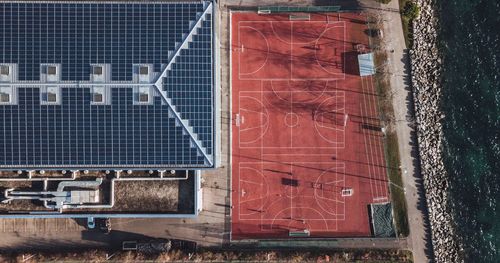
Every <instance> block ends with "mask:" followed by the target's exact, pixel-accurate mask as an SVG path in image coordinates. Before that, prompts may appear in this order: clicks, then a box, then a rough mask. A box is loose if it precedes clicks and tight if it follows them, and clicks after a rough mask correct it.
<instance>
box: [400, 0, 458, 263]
mask: <svg viewBox="0 0 500 263" xmlns="http://www.w3.org/2000/svg"><path fill="white" fill-rule="evenodd" d="M417 3H418V4H419V5H420V16H419V17H418V18H417V19H415V20H414V21H413V41H414V42H413V47H412V50H411V51H410V57H411V70H412V85H413V95H414V101H415V110H416V113H415V114H416V119H417V123H418V125H417V127H418V128H417V136H418V141H419V147H420V157H421V166H422V175H423V179H424V180H423V181H424V186H425V189H426V191H427V202H428V205H429V220H430V224H431V234H432V242H433V247H434V256H435V260H436V262H463V258H462V257H461V255H460V251H461V245H460V244H459V243H458V241H457V239H456V236H455V234H454V233H455V231H454V225H453V217H452V214H451V211H450V206H449V198H448V187H449V186H448V177H447V176H448V175H447V173H446V170H445V168H444V164H443V157H442V140H443V130H442V119H443V118H444V114H443V113H442V112H440V108H439V107H440V101H441V56H440V54H439V50H438V42H437V32H436V30H437V27H438V14H437V13H436V9H435V8H436V3H435V2H434V1H433V0H417Z"/></svg>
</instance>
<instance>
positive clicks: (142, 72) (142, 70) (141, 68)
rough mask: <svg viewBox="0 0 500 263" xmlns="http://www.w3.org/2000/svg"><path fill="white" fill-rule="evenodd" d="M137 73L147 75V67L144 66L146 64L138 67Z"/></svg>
mask: <svg viewBox="0 0 500 263" xmlns="http://www.w3.org/2000/svg"><path fill="white" fill-rule="evenodd" d="M139 74H140V75H148V74H149V68H148V67H146V66H141V67H139Z"/></svg>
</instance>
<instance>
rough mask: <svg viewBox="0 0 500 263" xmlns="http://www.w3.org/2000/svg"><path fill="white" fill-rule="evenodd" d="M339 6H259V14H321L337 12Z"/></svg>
mask: <svg viewBox="0 0 500 263" xmlns="http://www.w3.org/2000/svg"><path fill="white" fill-rule="evenodd" d="M338 11H340V6H259V8H258V13H259V14H273V13H297V12H304V13H323V12H325V13H326V12H338Z"/></svg>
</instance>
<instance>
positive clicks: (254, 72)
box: [238, 26, 270, 79]
mask: <svg viewBox="0 0 500 263" xmlns="http://www.w3.org/2000/svg"><path fill="white" fill-rule="evenodd" d="M245 27H248V28H251V29H253V30H255V31H256V32H257V33H259V34H260V35H261V36H262V38H264V40H265V41H266V47H267V51H266V60H264V63H262V66H260V67H259V68H258V69H256V70H255V71H253V72H250V73H241V51H240V52H239V54H240V56H239V59H238V62H239V65H238V66H239V67H238V74H239V75H238V77H240V76H241V75H253V74H256V73H257V72H259V71H260V70H261V69H262V68H263V67H264V66H265V65H266V64H267V60H268V59H269V49H270V47H269V41H267V37H266V36H265V35H264V34H263V33H262V32H261V31H260V30H258V29H256V28H254V27H251V26H245ZM240 29H241V28H238V33H239V32H240ZM240 79H241V78H240Z"/></svg>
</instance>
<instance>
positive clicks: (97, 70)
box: [94, 66, 102, 76]
mask: <svg viewBox="0 0 500 263" xmlns="http://www.w3.org/2000/svg"><path fill="white" fill-rule="evenodd" d="M94 75H99V76H100V75H102V67H101V66H94Z"/></svg>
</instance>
